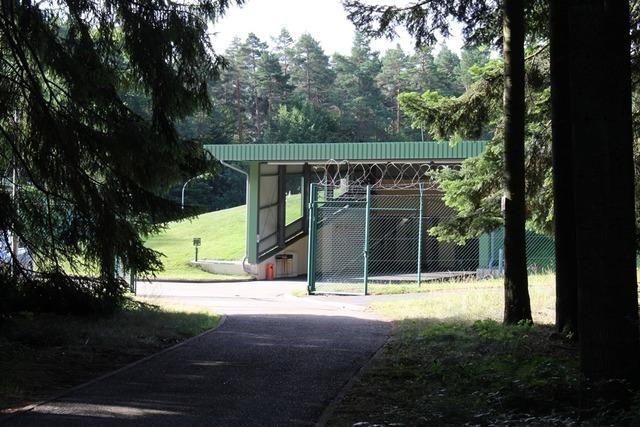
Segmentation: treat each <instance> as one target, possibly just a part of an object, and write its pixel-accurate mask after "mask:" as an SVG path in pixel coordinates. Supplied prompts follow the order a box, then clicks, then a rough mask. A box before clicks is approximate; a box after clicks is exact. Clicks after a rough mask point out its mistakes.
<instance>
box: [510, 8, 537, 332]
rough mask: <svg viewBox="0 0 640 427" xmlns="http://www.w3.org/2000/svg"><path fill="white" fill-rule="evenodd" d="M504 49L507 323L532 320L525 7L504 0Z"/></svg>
mask: <svg viewBox="0 0 640 427" xmlns="http://www.w3.org/2000/svg"><path fill="white" fill-rule="evenodd" d="M503 4H504V12H503V37H504V40H503V49H504V173H505V177H504V178H505V199H506V200H505V202H506V203H505V211H504V223H505V224H504V228H505V232H504V258H505V271H504V295H505V301H504V303H505V304H504V322H505V323H507V324H512V323H517V322H519V321H521V320H531V305H530V302H529V289H528V283H527V255H526V247H525V243H526V240H525V197H524V189H525V181H524V8H523V0H505V1H504V3H503Z"/></svg>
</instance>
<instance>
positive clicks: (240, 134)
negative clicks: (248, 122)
mask: <svg viewBox="0 0 640 427" xmlns="http://www.w3.org/2000/svg"><path fill="white" fill-rule="evenodd" d="M235 98H236V122H237V125H236V126H237V127H238V143H239V144H242V143H243V142H244V141H243V139H244V136H243V132H242V127H243V124H242V106H241V104H240V101H241V100H240V78H238V77H236V90H235Z"/></svg>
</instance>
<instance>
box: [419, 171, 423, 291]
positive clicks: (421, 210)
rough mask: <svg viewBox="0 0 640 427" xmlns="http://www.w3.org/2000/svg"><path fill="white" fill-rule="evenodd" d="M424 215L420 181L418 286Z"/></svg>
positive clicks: (420, 272) (420, 273)
mask: <svg viewBox="0 0 640 427" xmlns="http://www.w3.org/2000/svg"><path fill="white" fill-rule="evenodd" d="M423 215H424V193H423V189H422V183H420V204H419V207H418V287H420V286H421V285H422V216H423Z"/></svg>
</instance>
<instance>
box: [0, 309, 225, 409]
mask: <svg viewBox="0 0 640 427" xmlns="http://www.w3.org/2000/svg"><path fill="white" fill-rule="evenodd" d="M150 303H152V304H150ZM218 321H219V317H218V316H217V315H215V314H214V313H211V312H209V311H207V310H206V309H203V308H201V307H197V308H194V307H187V306H176V305H171V304H169V303H167V302H164V301H147V302H145V301H144V300H142V299H138V300H136V302H134V303H131V304H129V306H128V307H127V308H126V309H123V310H122V311H119V312H117V313H116V314H114V315H112V316H110V317H104V318H87V317H75V316H61V315H55V314H38V315H33V314H29V313H23V314H20V315H17V316H15V317H13V318H10V319H7V320H4V321H2V322H1V323H0V372H1V373H2V375H0V413H1V412H6V411H7V410H9V409H10V408H16V407H20V406H23V405H26V404H29V403H33V402H36V401H39V400H42V399H44V398H46V397H49V396H51V395H53V394H56V393H59V392H61V391H63V390H66V389H68V388H70V387H73V386H75V385H78V384H81V383H83V382H86V381H88V380H90V379H92V378H95V377H98V376H100V375H102V374H104V373H106V372H110V371H112V370H114V369H117V368H119V367H121V366H124V365H126V364H128V363H131V362H133V361H135V360H138V359H141V358H143V357H145V356H148V355H150V354H153V353H155V352H157V351H159V350H161V349H163V348H166V347H169V346H171V345H174V344H176V343H178V342H180V341H182V340H184V339H186V338H188V337H191V336H194V335H197V334H199V333H201V332H204V331H206V330H207V329H210V328H212V327H214V326H215V325H216V324H217V323H218Z"/></svg>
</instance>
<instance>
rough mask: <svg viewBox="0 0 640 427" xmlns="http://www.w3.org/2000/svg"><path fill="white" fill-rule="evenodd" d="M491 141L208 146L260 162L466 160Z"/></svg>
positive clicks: (219, 155)
mask: <svg viewBox="0 0 640 427" xmlns="http://www.w3.org/2000/svg"><path fill="white" fill-rule="evenodd" d="M486 144H487V141H461V142H459V143H457V144H455V145H453V146H451V145H449V143H447V142H435V141H425V142H336V143H315V144H224V145H220V144H213V145H205V146H204V148H205V150H207V151H209V152H210V153H211V154H212V155H213V156H214V157H215V158H216V159H218V160H223V161H258V162H274V163H277V162H286V163H304V162H326V161H328V160H336V161H344V160H347V161H361V162H368V161H370V162H376V161H404V160H407V161H408V160H462V159H466V158H468V157H475V156H478V155H479V154H480V153H482V151H483V150H484V148H485V146H486Z"/></svg>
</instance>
